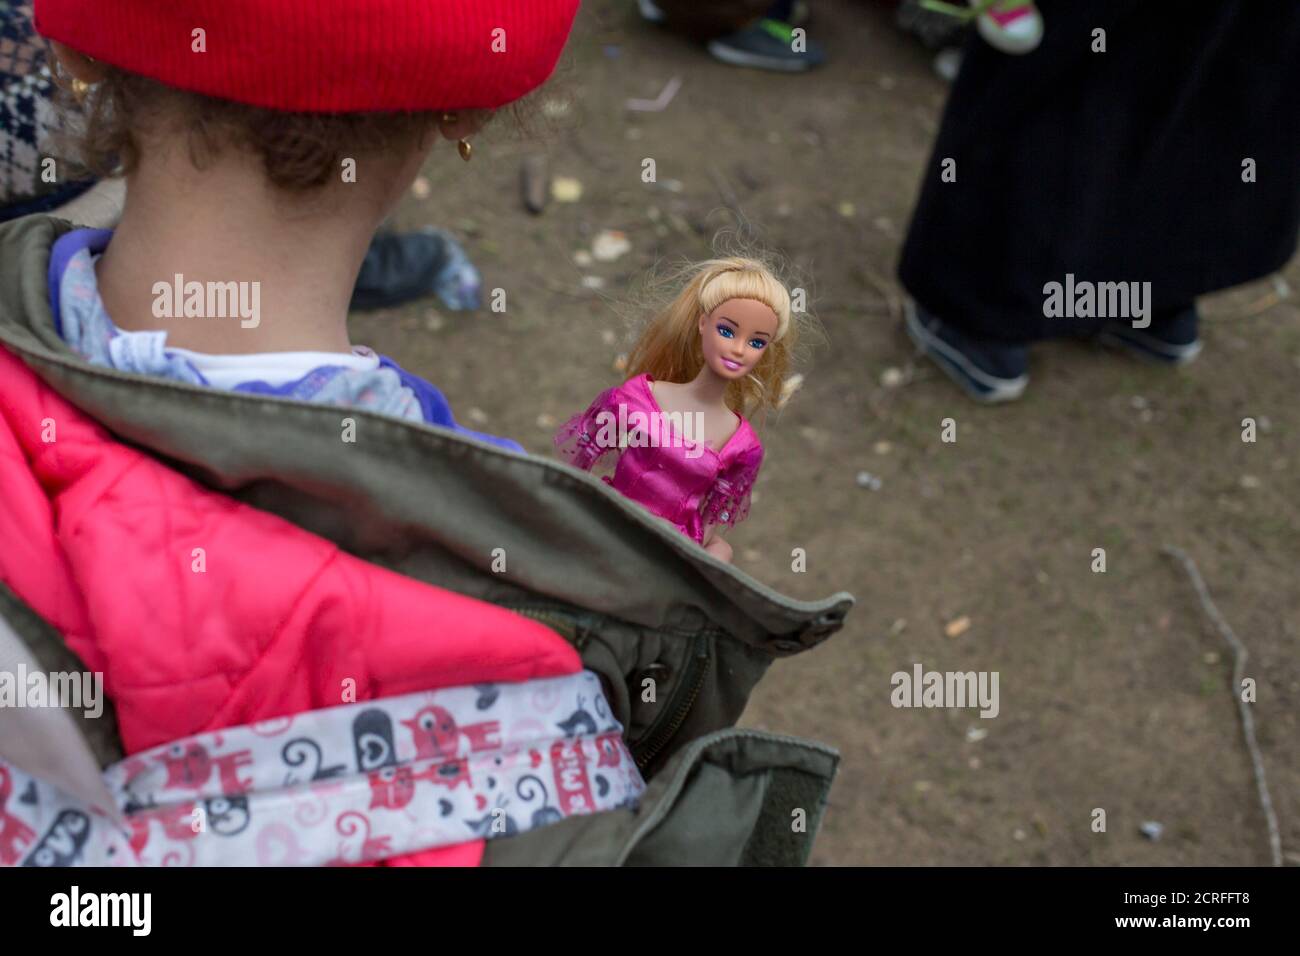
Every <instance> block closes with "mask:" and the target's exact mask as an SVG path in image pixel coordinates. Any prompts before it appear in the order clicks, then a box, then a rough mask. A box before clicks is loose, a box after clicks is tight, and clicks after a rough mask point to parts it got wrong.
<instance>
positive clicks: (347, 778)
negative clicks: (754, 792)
mask: <svg viewBox="0 0 1300 956" xmlns="http://www.w3.org/2000/svg"><path fill="white" fill-rule="evenodd" d="M104 779H105V781H106V783H107V784H108V787H109V790H110V792H112V793H113V794H114V796H115V797H116V798H117V803H118V807H117V809H118V810H119V811H120V812H121V813H122V814H123V815H124V820H125V822H124V823H122V822H115V821H114V820H113V819H112V818H111V816H110V815H109V814H106V813H104V812H102V810H100V809H97V808H91V807H88V806H85V805H84V804H82V803H80V802H79V801H77V800H75V799H74V798H71V797H68V796H66V795H65V794H63V793H61V792H59V791H58V790H56V789H54V788H53V787H51V786H49V785H47V784H45V783H44V782H43V781H40V780H37V779H35V778H33V777H31V776H29V775H27V774H25V773H23V772H22V771H20V770H18V769H17V768H16V767H14V766H13V765H12V764H7V763H5V762H4V761H3V760H0V863H4V864H6V865H14V864H21V865H25V866H69V865H88V866H157V865H193V866H228V865H243V866H247V865H280V866H286V865H303V866H319V865H329V864H350V863H361V862H367V861H372V860H380V859H384V858H387V857H390V856H398V855H401V854H406V853H412V852H415V851H419V850H428V849H433V848H436V847H442V846H451V845H454V844H458V843H464V842H466V841H470V840H477V839H493V838H496V837H508V836H513V835H515V834H517V833H523V832H525V831H528V830H531V829H535V828H537V827H541V826H546V825H547V824H550V823H554V822H556V821H557V820H562V819H564V818H566V817H570V816H575V815H579V814H586V813H596V812H600V811H604V810H612V809H615V808H618V807H626V806H635V805H636V803H637V800H638V798H639V797H640V795H641V794H642V793H643V792H644V790H645V783H644V781H643V780H642V779H641V775H640V773H639V772H638V770H637V768H636V764H635V763H634V762H633V760H632V755H631V753H630V752H629V751H628V749H627V747H626V745H625V744H624V743H623V738H622V727H621V726H620V725H619V723H618V721H616V720H615V719H614V718H613V717H612V716H611V714H610V712H609V706H608V704H607V702H606V700H605V697H604V694H603V692H602V690H601V687H600V681H599V679H598V678H597V677H596V675H595V674H593V673H591V672H590V671H583V672H581V673H578V674H573V675H569V676H565V677H555V678H546V679H541V680H533V681H527V682H525V683H521V684H480V685H475V686H473V687H455V688H449V689H445V690H438V691H428V692H424V693H418V694H408V695H405V696H402V697H389V698H385V699H383V700H377V701H366V702H364V703H356V704H344V705H342V706H339V707H331V708H328V709H325V710H315V711H308V712H306V713H301V714H296V715H294V716H292V717H285V718H281V719H279V720H272V721H267V722H263V723H260V724H252V725H247V726H242V727H229V728H226V729H224V730H221V731H216V732H213V733H204V734H198V735H196V736H193V737H186V738H183V739H181V740H177V741H174V742H172V743H170V744H166V745H163V746H161V747H156V748H154V749H152V750H148V751H142V752H141V753H138V754H134V755H132V756H131V757H128V758H127V759H126V760H123V761H121V762H119V763H117V764H114V765H113V766H111V767H109V768H108V769H107V770H106V771H105V772H104Z"/></svg>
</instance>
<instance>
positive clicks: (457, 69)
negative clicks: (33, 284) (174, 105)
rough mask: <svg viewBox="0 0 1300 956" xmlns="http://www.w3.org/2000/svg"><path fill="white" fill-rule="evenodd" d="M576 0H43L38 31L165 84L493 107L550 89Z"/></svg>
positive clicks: (256, 101) (320, 98)
mask: <svg viewBox="0 0 1300 956" xmlns="http://www.w3.org/2000/svg"><path fill="white" fill-rule="evenodd" d="M577 9H578V0H36V28H37V29H38V30H39V31H40V32H41V33H43V34H44V35H45V36H47V37H49V38H50V39H52V40H58V41H60V42H61V43H65V44H67V45H68V46H70V47H72V48H73V49H74V50H77V51H78V52H80V53H84V54H86V55H87V56H89V57H92V58H93V59H96V60H101V61H103V62H105V63H109V64H111V65H113V66H116V67H120V68H121V69H123V70H127V71H128V72H131V73H137V74H140V75H142V76H147V77H150V78H152V79H155V80H158V81H159V82H162V83H165V84H166V85H167V86H172V87H176V88H179V89H183V90H191V91H193V92H196V93H206V94H208V95H209V96H217V97H220V98H222V99H227V100H234V101H236V102H239V103H248V104H250V105H253V106H264V107H268V108H270V109H277V110H286V111H304V112H322V113H323V112H338V113H368V112H381V111H386V110H422V111H423V110H430V111H433V110H456V109H495V108H496V107H498V106H503V105H505V104H506V103H509V102H511V101H513V100H517V99H519V97H521V96H523V95H524V94H525V93H527V92H528V91H529V90H532V89H534V88H535V87H537V86H540V85H541V84H542V83H543V82H544V81H545V80H546V78H547V77H548V76H550V75H551V71H552V70H553V69H555V61H556V60H557V59H559V56H560V50H561V49H562V48H563V47H564V41H565V39H566V38H567V37H568V35H569V28H570V27H571V26H572V24H573V16H574V13H575V12H576V11H577Z"/></svg>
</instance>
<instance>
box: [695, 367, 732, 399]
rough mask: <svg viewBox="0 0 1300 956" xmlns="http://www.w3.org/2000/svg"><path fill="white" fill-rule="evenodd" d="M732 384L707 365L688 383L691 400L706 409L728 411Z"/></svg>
mask: <svg viewBox="0 0 1300 956" xmlns="http://www.w3.org/2000/svg"><path fill="white" fill-rule="evenodd" d="M729 384H731V383H730V382H728V381H727V380H726V379H725V378H723V377H722V376H721V375H719V374H718V373H717V372H715V371H713V369H711V368H709V366H708V365H707V364H705V366H704V367H703V368H701V369H700V371H699V372H698V373H697V374H696V376H695V378H693V379H691V381H689V382H687V383H686V391H687V393H688V394H689V395H690V396H691V399H692V400H693V401H694V402H696V403H698V404H700V405H703V406H704V407H706V408H709V407H712V408H720V409H727V408H728V406H727V386H728V385H729Z"/></svg>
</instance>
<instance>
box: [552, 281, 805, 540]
mask: <svg viewBox="0 0 1300 956" xmlns="http://www.w3.org/2000/svg"><path fill="white" fill-rule="evenodd" d="M689 275H690V279H689V281H688V282H687V283H686V284H685V287H684V288H683V289H682V290H681V292H680V293H678V294H677V296H676V298H674V299H673V300H672V302H671V303H670V304H669V305H668V307H667V308H665V309H664V310H663V311H662V312H660V313H659V314H658V315H657V316H656V317H655V318H654V319H653V320H652V321H651V323H650V325H649V326H648V327H647V328H646V330H645V332H643V333H642V335H641V338H640V340H639V341H638V342H637V344H636V346H635V348H633V350H632V353H631V355H630V357H629V359H628V369H629V371H630V373H631V378H629V379H628V380H627V381H626V382H624V383H623V384H622V385H620V386H618V387H617V388H611V389H608V390H607V391H605V392H603V393H601V394H600V395H599V396H597V398H596V400H595V401H594V402H592V403H591V406H590V407H589V408H588V409H587V410H586V411H585V412H583V413H582V414H580V415H576V416H574V417H573V418H572V419H570V420H569V421H568V422H566V423H565V424H564V425H563V426H562V427H561V428H560V430H559V432H557V433H556V436H555V445H556V448H557V449H558V450H559V453H560V455H561V457H562V458H564V459H565V460H566V461H568V462H569V463H570V464H572V465H575V466H576V467H578V468H582V469H584V470H586V471H593V470H595V469H596V467H597V466H598V465H602V466H605V467H609V466H612V471H613V473H612V475H606V476H605V477H604V478H603V480H604V481H605V482H606V483H608V484H610V485H612V486H613V487H614V488H616V489H617V490H618V491H620V492H621V493H622V494H623V495H625V496H627V497H628V498H631V499H632V500H633V501H636V502H638V503H640V504H642V505H644V506H645V507H646V508H647V509H649V510H650V511H651V512H652V513H654V514H656V515H658V516H659V517H661V518H663V519H665V520H667V521H668V522H670V523H671V524H673V525H674V526H675V527H676V528H677V530H679V531H681V532H682V533H683V534H685V535H687V536H689V537H691V538H693V539H694V540H695V541H697V542H699V543H700V544H701V545H703V546H704V548H705V550H707V551H708V552H709V553H710V554H712V555H713V556H714V557H716V558H718V559H720V560H722V561H730V560H731V546H730V545H728V544H727V542H726V541H724V540H723V539H722V537H721V536H720V535H719V531H720V529H722V528H724V527H732V526H734V525H735V524H736V523H737V522H738V521H741V520H742V519H744V518H745V516H746V515H747V514H748V513H749V497H750V491H751V489H752V488H753V487H754V481H755V480H756V479H757V478H758V470H759V468H760V466H761V465H762V463H763V445H762V443H761V442H760V441H759V440H758V435H757V434H756V433H755V432H754V429H753V428H752V427H751V426H750V423H749V422H748V421H747V420H746V417H745V416H746V415H752V414H755V413H765V412H766V411H767V409H769V408H775V407H777V406H778V404H779V403H780V401H781V397H782V387H783V385H784V383H785V377H786V373H787V370H788V368H789V365H790V356H791V354H792V351H793V347H794V341H795V338H796V335H795V332H796V329H795V323H794V322H792V315H791V311H790V294H789V292H787V291H786V288H785V286H784V285H782V284H781V282H780V281H779V280H778V279H777V278H776V277H775V276H774V275H773V274H772V273H771V272H770V271H769V270H768V268H767V267H766V266H765V265H763V263H761V262H758V261H757V260H754V259H745V258H726V259H711V260H709V261H708V262H704V263H701V264H700V265H698V266H695V267H693V268H692V269H691V270H690V271H689Z"/></svg>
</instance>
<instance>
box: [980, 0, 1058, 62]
mask: <svg viewBox="0 0 1300 956" xmlns="http://www.w3.org/2000/svg"><path fill="white" fill-rule="evenodd" d="M976 2H977V0H971V3H972V4H974V3H976ZM977 25H978V27H979V31H980V36H982V37H983V38H984V39H985V41H986V42H987V43H988V45H989V46H991V47H993V48H994V49H995V50H1001V51H1002V52H1003V53H1012V54H1015V55H1017V56H1018V55H1020V54H1023V53H1031V52H1033V51H1034V50H1036V49H1037V48H1038V44H1040V43H1042V42H1043V15H1042V14H1041V13H1039V12H1038V8H1037V7H1036V6H1034V4H1033V2H1032V0H1003V2H1001V3H995V4H993V6H991V7H990V8H989V9H988V10H986V11H985V12H984V13H982V14H980V16H979V20H978V23H977Z"/></svg>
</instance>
